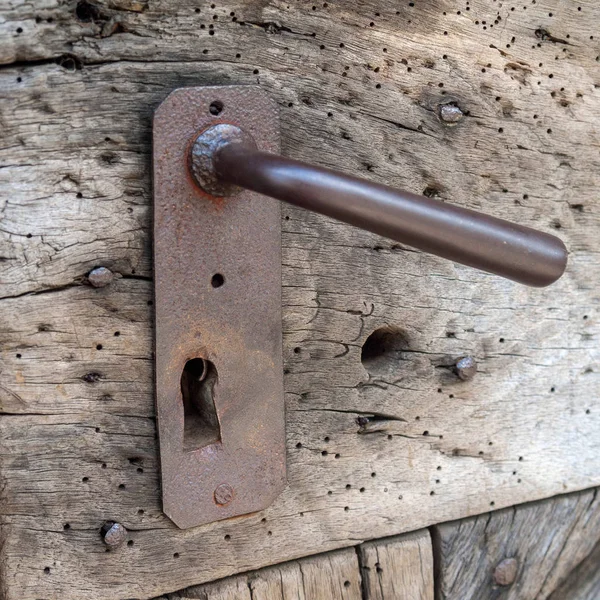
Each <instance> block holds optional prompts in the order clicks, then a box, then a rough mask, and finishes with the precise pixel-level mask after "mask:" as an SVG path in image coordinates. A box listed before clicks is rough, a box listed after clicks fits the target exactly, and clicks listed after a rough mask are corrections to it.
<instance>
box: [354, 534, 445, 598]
mask: <svg viewBox="0 0 600 600" xmlns="http://www.w3.org/2000/svg"><path fill="white" fill-rule="evenodd" d="M358 552H359V556H360V567H361V573H362V577H363V592H364V594H363V600H391V599H395V600H415V599H418V600H433V596H434V585H433V552H432V549H431V537H430V535H429V531H427V530H426V529H424V530H421V531H415V532H414V533H407V534H405V535H402V536H398V537H395V538H388V539H386V540H379V541H375V542H367V543H366V544H361V545H360V546H359V547H358Z"/></svg>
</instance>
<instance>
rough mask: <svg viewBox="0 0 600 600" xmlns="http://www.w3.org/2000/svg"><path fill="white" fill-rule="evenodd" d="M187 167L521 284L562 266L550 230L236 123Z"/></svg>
mask: <svg viewBox="0 0 600 600" xmlns="http://www.w3.org/2000/svg"><path fill="white" fill-rule="evenodd" d="M191 169H192V172H193V174H194V176H195V178H196V180H197V182H198V183H199V185H200V186H201V187H202V188H203V189H204V190H205V191H207V192H208V193H210V194H212V195H216V196H227V195H231V194H232V193H235V190H236V186H238V187H242V188H246V189H249V190H253V191H255V192H258V193H260V194H264V195H265V196H270V197H272V198H277V199H278V200H281V201H283V202H288V203H290V204H294V205H295V206H300V207H302V208H306V209H308V210H312V211H315V212H318V213H321V214H323V215H327V216H329V217H333V218H335V219H338V220H340V221H344V222H345V223H349V224H350V225H354V226H356V227H360V228H361V229H366V230H367V231H371V232H373V233H376V234H379V235H382V236H384V237H387V238H390V239H392V240H395V241H397V242H401V243H403V244H407V245H409V246H412V247H414V248H418V249H420V250H424V251H425V252H429V253H431V254H435V255H437V256H441V257H443V258H447V259H449V260H452V261H455V262H458V263H461V264H464V265H468V266H470V267H474V268H476V269H481V270H482V271H487V272H489V273H494V274H496V275H500V276H502V277H506V278H508V279H512V280H513V281H517V282H519V283H523V284H526V285H530V286H534V287H544V286H547V285H550V284H551V283H553V282H555V281H556V280H557V279H558V278H559V277H560V276H561V275H562V274H563V273H564V271H565V268H566V263H567V250H566V248H565V245H564V244H563V242H562V241H561V240H560V239H559V238H557V237H555V236H553V235H550V234H547V233H544V232H541V231H536V230H535V229H530V228H529V227H523V226H522V225H517V224H515V223H510V222H508V221H504V220H502V219H498V218H496V217H492V216H490V215H486V214H482V213H478V212H476V211H473V210H469V209H466V208H461V207H458V206H453V205H450V204H446V203H444V202H441V201H439V200H435V199H433V198H428V197H425V196H417V195H415V194H411V193H410V192H405V191H402V190H397V189H394V188H391V187H388V186H385V185H380V184H377V183H373V182H370V181H367V180H364V179H359V178H357V177H353V176H350V175H345V174H343V173H338V172H336V171H333V170H330V169H324V168H321V167H315V166H313V165H309V164H306V163H303V162H300V161H296V160H291V159H288V158H284V157H282V156H278V155H275V154H269V153H266V152H261V151H260V150H258V149H257V147H256V145H255V143H254V141H253V140H252V138H251V137H250V136H248V135H247V134H246V133H244V132H243V131H242V130H240V129H239V128H237V127H235V126H233V125H227V124H219V125H215V126H213V127H211V128H209V129H207V130H206V131H204V132H203V133H202V134H201V135H200V136H199V137H198V138H197V139H196V141H195V143H194V145H193V147H192V152H191Z"/></svg>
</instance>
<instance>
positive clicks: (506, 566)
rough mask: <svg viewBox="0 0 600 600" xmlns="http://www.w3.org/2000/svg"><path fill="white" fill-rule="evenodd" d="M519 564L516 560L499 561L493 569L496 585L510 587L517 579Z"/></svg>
mask: <svg viewBox="0 0 600 600" xmlns="http://www.w3.org/2000/svg"><path fill="white" fill-rule="evenodd" d="M518 570H519V563H518V562H517V559H516V558H505V559H504V560H502V561H500V562H499V563H498V564H497V565H496V568H495V569H494V581H495V582H496V585H511V584H512V583H514V581H515V579H516V578H517V571H518Z"/></svg>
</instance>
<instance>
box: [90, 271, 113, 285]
mask: <svg viewBox="0 0 600 600" xmlns="http://www.w3.org/2000/svg"><path fill="white" fill-rule="evenodd" d="M114 277H115V276H114V275H113V272H112V271H110V270H109V269H107V268H106V267H96V268H95V269H92V270H91V271H90V272H89V273H88V276H87V278H88V281H89V282H90V284H91V285H93V286H94V287H95V288H101V287H106V286H107V285H108V284H109V283H110V282H111V281H112V280H113V279H114Z"/></svg>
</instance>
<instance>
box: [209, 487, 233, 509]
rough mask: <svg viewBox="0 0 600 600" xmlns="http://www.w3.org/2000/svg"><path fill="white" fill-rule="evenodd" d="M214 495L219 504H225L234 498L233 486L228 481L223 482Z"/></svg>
mask: <svg viewBox="0 0 600 600" xmlns="http://www.w3.org/2000/svg"><path fill="white" fill-rule="evenodd" d="M214 497H215V502H216V503H217V504H220V505H221V506H225V505H226V504H229V503H230V502H231V501H232V500H233V488H232V487H231V486H230V485H229V484H228V483H222V484H220V485H218V486H217V489H216V490H215V493H214Z"/></svg>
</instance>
